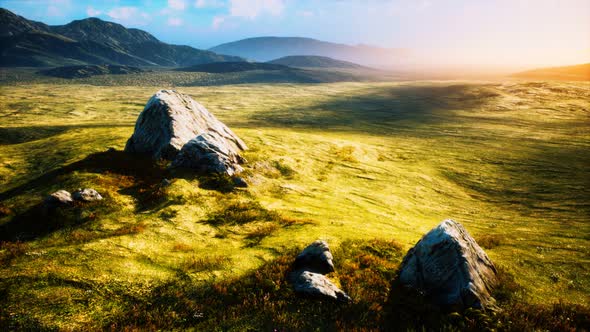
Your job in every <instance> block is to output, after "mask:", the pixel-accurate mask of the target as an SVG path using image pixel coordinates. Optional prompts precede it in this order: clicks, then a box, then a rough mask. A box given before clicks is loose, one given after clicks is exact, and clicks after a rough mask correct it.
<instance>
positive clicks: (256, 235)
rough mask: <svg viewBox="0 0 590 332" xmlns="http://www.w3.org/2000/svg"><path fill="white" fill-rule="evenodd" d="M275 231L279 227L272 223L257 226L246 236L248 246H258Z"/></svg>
mask: <svg viewBox="0 0 590 332" xmlns="http://www.w3.org/2000/svg"><path fill="white" fill-rule="evenodd" d="M277 230H279V226H278V225H277V224H274V223H266V224H264V225H260V226H257V227H256V228H255V229H254V230H253V231H250V232H248V233H247V234H246V240H248V242H249V243H248V245H249V246H255V245H257V244H259V243H260V242H261V241H262V240H263V239H264V238H265V237H267V236H270V235H272V233H274V232H276V231H277Z"/></svg>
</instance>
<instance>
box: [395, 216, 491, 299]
mask: <svg viewBox="0 0 590 332" xmlns="http://www.w3.org/2000/svg"><path fill="white" fill-rule="evenodd" d="M398 280H399V282H400V283H401V284H402V285H404V286H407V287H411V288H414V289H417V290H419V291H420V292H422V293H423V294H425V295H426V297H427V298H429V299H431V300H432V302H433V303H434V304H436V305H439V306H443V307H453V308H456V309H466V308H479V309H486V308H490V307H492V306H493V303H494V299H493V298H492V296H491V291H492V289H493V288H494V286H495V285H496V283H497V278H496V268H495V267H494V264H493V263H492V261H491V260H490V259H489V258H488V256H487V255H486V253H485V252H484V251H483V249H482V248H481V247H480V246H479V245H478V244H477V243H476V242H475V240H474V239H473V238H472V237H471V236H470V235H469V233H468V232H467V230H466V229H465V228H464V227H463V226H462V225H461V224H459V223H457V222H455V221H453V220H445V221H443V222H442V223H440V224H439V225H438V226H437V227H435V228H434V229H432V230H431V231H430V232H428V233H427V234H426V235H424V237H422V239H421V240H420V241H418V243H416V245H415V246H414V247H413V248H412V249H410V251H408V253H407V255H406V256H405V257H404V260H403V262H402V265H401V268H400V272H399V279H398Z"/></svg>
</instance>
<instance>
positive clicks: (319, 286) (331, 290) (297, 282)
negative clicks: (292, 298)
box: [293, 271, 350, 302]
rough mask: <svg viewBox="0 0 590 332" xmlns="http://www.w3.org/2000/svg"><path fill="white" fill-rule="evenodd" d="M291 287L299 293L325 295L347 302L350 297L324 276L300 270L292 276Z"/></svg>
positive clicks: (313, 295) (316, 295)
mask: <svg viewBox="0 0 590 332" xmlns="http://www.w3.org/2000/svg"><path fill="white" fill-rule="evenodd" d="M293 289H294V290H295V291H296V292H298V293H301V294H304V295H307V296H312V297H327V298H330V299H333V300H337V301H343V302H347V301H350V297H349V296H348V295H346V293H344V292H343V291H342V290H340V288H338V287H337V286H336V285H334V283H332V282H331V281H330V280H328V278H326V276H324V275H323V274H319V273H314V272H309V271H301V272H300V273H297V274H295V275H294V277H293Z"/></svg>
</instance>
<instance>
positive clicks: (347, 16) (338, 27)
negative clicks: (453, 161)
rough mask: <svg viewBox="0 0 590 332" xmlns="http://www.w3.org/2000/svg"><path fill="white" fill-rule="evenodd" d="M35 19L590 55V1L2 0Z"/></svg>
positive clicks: (555, 57) (176, 33) (484, 60)
mask: <svg viewBox="0 0 590 332" xmlns="http://www.w3.org/2000/svg"><path fill="white" fill-rule="evenodd" d="M0 6H1V7H4V8H7V9H9V10H12V11H14V12H16V13H17V14H19V15H22V16H25V17H27V18H29V19H33V20H37V21H42V22H45V23H48V24H52V25H57V24H65V23H68V22H70V21H72V20H74V19H81V18H86V17H89V16H96V17H99V18H101V19H104V20H108V21H114V22H118V23H121V24H123V25H125V26H127V27H136V28H140V29H143V30H146V31H148V32H150V33H152V34H153V35H155V36H156V37H157V38H159V39H160V40H162V41H165V42H168V43H174V44H186V45H191V46H194V47H198V48H209V47H212V46H215V45H217V44H220V43H223V42H229V41H234V40H237V39H242V38H247V37H254V36H269V35H272V36H304V37H312V38H317V39H321V40H326V41H332V42H340V43H346V44H358V43H363V44H371V45H377V46H382V47H393V48H406V49H409V50H411V51H413V52H414V54H416V56H417V57H420V58H421V59H422V60H423V61H428V60H429V59H430V60H431V61H436V62H440V63H447V64H455V63H457V64H458V63H462V64H474V65H475V64H487V65H498V66H499V65H502V64H506V63H513V64H515V65H516V64H525V63H526V64H529V65H553V64H555V65H559V64H568V63H581V62H590V1H589V0H365V1H360V0H102V1H95V0H90V1H79V0H0Z"/></svg>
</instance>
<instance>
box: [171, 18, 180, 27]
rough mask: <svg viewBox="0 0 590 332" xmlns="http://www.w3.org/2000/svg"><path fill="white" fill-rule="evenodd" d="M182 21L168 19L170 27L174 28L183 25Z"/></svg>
mask: <svg viewBox="0 0 590 332" xmlns="http://www.w3.org/2000/svg"><path fill="white" fill-rule="evenodd" d="M182 23H183V22H182V19H181V18H178V17H170V18H168V25H170V26H173V27H179V26H181V25H182Z"/></svg>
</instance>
